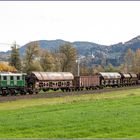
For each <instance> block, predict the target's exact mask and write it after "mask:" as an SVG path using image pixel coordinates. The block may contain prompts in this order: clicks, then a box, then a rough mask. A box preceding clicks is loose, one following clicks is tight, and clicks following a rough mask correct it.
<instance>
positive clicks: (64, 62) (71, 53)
mask: <svg viewBox="0 0 140 140" xmlns="http://www.w3.org/2000/svg"><path fill="white" fill-rule="evenodd" d="M59 53H60V54H59V62H60V69H61V71H62V72H64V71H70V72H72V71H73V68H74V66H75V64H76V56H77V52H76V49H75V48H74V47H73V46H72V45H71V44H70V43H66V44H64V45H61V46H60V47H59Z"/></svg>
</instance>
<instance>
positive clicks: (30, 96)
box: [0, 85, 140, 102]
mask: <svg viewBox="0 0 140 140" xmlns="http://www.w3.org/2000/svg"><path fill="white" fill-rule="evenodd" d="M136 88H140V85H138V86H132V87H121V88H105V89H98V90H83V91H74V92H51V93H42V94H41V93H40V94H27V95H17V96H1V97H0V102H8V101H15V100H19V99H35V98H56V97H63V96H74V95H82V94H97V93H106V92H112V91H121V90H126V89H136Z"/></svg>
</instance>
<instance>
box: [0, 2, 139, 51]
mask: <svg viewBox="0 0 140 140" xmlns="http://www.w3.org/2000/svg"><path fill="white" fill-rule="evenodd" d="M138 35H140V1H0V51H6V50H8V49H10V45H8V44H12V43H13V42H14V41H16V42H17V44H19V45H20V46H22V45H24V44H26V43H28V42H29V41H34V40H55V39H63V40H66V41H71V42H73V41H89V42H94V43H99V44H102V45H111V44H115V43H118V42H125V41H128V40H130V39H132V38H134V37H136V36H138ZM2 43H6V45H4V44H2Z"/></svg>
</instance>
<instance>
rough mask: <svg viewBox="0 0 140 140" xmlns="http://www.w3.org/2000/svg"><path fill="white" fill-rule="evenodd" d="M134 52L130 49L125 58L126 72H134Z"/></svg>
mask: <svg viewBox="0 0 140 140" xmlns="http://www.w3.org/2000/svg"><path fill="white" fill-rule="evenodd" d="M133 59H134V52H133V51H132V50H131V49H130V48H129V49H128V50H127V52H126V54H125V56H124V60H125V67H126V72H130V71H132V68H133Z"/></svg>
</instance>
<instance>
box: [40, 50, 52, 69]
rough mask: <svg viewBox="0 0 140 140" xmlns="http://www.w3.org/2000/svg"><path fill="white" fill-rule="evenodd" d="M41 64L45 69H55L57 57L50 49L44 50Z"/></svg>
mask: <svg viewBox="0 0 140 140" xmlns="http://www.w3.org/2000/svg"><path fill="white" fill-rule="evenodd" d="M40 63H41V66H42V68H43V70H44V71H54V70H55V57H54V55H53V54H52V53H50V52H48V51H43V52H42V56H41V59H40Z"/></svg>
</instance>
